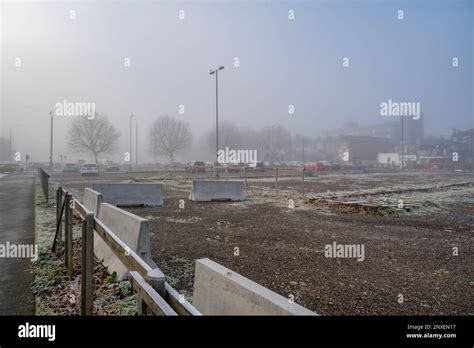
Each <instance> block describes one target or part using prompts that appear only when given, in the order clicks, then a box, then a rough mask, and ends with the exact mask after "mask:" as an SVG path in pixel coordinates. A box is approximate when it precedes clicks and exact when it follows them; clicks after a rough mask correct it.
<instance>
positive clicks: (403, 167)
mask: <svg viewBox="0 0 474 348" xmlns="http://www.w3.org/2000/svg"><path fill="white" fill-rule="evenodd" d="M400 120H401V124H402V134H401V135H402V139H401V140H402V171H404V170H405V163H404V162H405V159H404V157H405V156H404V152H405V144H404V139H403V115H402V116H400Z"/></svg>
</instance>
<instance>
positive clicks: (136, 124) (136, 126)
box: [135, 120, 138, 168]
mask: <svg viewBox="0 0 474 348" xmlns="http://www.w3.org/2000/svg"><path fill="white" fill-rule="evenodd" d="M135 167H136V168H138V121H137V120H135Z"/></svg>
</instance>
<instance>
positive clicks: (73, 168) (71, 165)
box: [63, 163, 78, 173]
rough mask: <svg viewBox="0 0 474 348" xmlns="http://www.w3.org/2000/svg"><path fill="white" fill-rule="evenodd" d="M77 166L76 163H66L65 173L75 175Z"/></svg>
mask: <svg viewBox="0 0 474 348" xmlns="http://www.w3.org/2000/svg"><path fill="white" fill-rule="evenodd" d="M77 170H78V169H77V166H76V164H74V163H66V165H65V166H64V167H63V173H74V172H77Z"/></svg>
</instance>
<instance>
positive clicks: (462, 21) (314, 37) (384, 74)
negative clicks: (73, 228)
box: [0, 0, 474, 161]
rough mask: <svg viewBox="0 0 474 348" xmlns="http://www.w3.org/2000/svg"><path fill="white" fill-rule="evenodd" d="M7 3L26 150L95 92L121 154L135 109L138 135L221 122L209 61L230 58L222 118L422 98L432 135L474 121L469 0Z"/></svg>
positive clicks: (338, 115) (16, 128) (2, 121)
mask: <svg viewBox="0 0 474 348" xmlns="http://www.w3.org/2000/svg"><path fill="white" fill-rule="evenodd" d="M399 9H403V10H404V16H405V18H404V19H403V20H402V21H400V20H398V19H397V11H398V10H399ZM70 10H74V11H75V16H76V18H75V19H74V20H73V19H71V18H70ZM180 10H184V11H185V12H184V14H185V18H184V19H183V20H180V19H179V11H180ZM289 10H294V11H295V12H294V13H295V18H294V19H293V20H289V19H288V11H289ZM1 15H2V16H1V20H2V23H1V31H2V32H1V34H2V35H1V55H0V56H1V58H2V62H1V72H2V76H1V82H2V90H1V91H0V95H1V108H0V111H1V115H0V116H1V118H0V127H1V128H0V136H7V135H8V132H9V130H10V129H12V132H13V134H14V145H15V149H16V150H19V151H22V152H23V153H30V154H31V155H32V158H34V159H36V160H38V161H47V160H48V157H49V111H50V110H52V109H53V108H54V105H55V103H57V102H60V101H62V100H64V99H67V100H69V101H89V102H95V103H96V107H97V110H98V111H99V112H100V113H105V114H106V115H108V117H109V118H110V119H111V120H112V121H113V123H114V124H115V125H116V127H117V128H118V129H119V130H120V131H121V132H122V137H121V139H120V148H119V153H120V152H121V153H123V151H125V149H127V147H128V124H129V123H128V120H129V115H130V114H132V113H133V114H135V115H136V117H137V119H138V122H139V130H140V148H145V147H146V146H147V143H148V141H147V134H148V133H147V127H148V126H149V125H150V124H151V123H152V122H153V120H154V119H155V118H156V117H157V116H159V115H162V114H170V115H176V116H179V117H180V118H182V119H185V120H188V121H189V122H190V123H191V126H192V128H193V131H194V132H195V133H197V134H199V133H203V132H206V131H208V130H210V129H211V128H212V127H214V122H215V109H214V108H215V81H214V79H213V77H211V76H209V74H208V71H209V68H211V67H215V66H217V65H219V64H222V65H224V66H225V69H224V70H223V71H222V72H221V73H220V74H219V102H220V109H219V113H220V118H221V120H233V121H236V122H237V123H238V124H241V125H245V126H250V127H255V128H259V127H263V126H265V125H271V124H282V125H284V126H286V127H287V128H288V129H290V130H291V132H293V133H303V134H305V135H308V136H313V135H317V134H320V133H323V132H324V131H325V130H327V129H332V128H337V127H339V126H341V125H342V124H343V123H344V122H346V121H349V120H352V121H357V122H359V123H360V124H369V123H376V122H383V121H384V119H382V117H381V116H380V114H379V105H380V103H381V102H383V101H387V100H388V99H392V100H398V101H415V102H420V103H421V112H422V117H423V118H424V122H425V129H426V132H427V133H428V134H443V135H448V134H449V133H450V132H451V129H452V128H463V129H465V128H470V127H474V116H473V104H472V100H473V86H472V81H473V69H472V61H473V27H474V24H473V23H474V21H473V2H472V1H468V0H466V1H455V0H450V1H448V0H446V1H416V0H414V1H356V0H347V1H120V2H119V1H93V2H89V1H88V2H86V1H77V2H71V1H55V2H41V1H36V2H17V1H3V2H2V7H1ZM454 56H456V57H458V58H459V67H458V68H453V67H452V65H451V62H452V58H453V57H454ZM125 57H130V60H131V66H130V67H129V68H126V67H124V59H125ZM235 57H238V58H239V60H240V67H234V66H233V59H234V58H235ZM343 57H349V59H350V66H349V67H348V68H343V66H342V59H343ZM15 58H20V59H21V67H15ZM180 104H183V105H185V113H184V114H183V115H179V114H178V107H179V105H180ZM289 104H293V105H295V114H294V115H289V114H288V105H289ZM68 122H69V119H67V118H61V119H57V120H56V123H55V125H56V126H55V134H54V138H55V144H56V145H57V146H55V149H56V150H55V155H56V156H59V154H60V153H63V154H69V155H70V151H69V150H68V149H67V147H66V145H65V144H66V139H65V136H64V134H65V132H66V129H67V125H68ZM56 156H55V157H56ZM76 157H77V156H76Z"/></svg>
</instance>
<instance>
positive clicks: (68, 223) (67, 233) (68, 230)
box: [64, 195, 74, 277]
mask: <svg viewBox="0 0 474 348" xmlns="http://www.w3.org/2000/svg"><path fill="white" fill-rule="evenodd" d="M65 200H66V202H65V207H64V209H65V214H64V256H65V261H66V269H67V275H68V276H69V277H71V276H72V275H73V273H74V270H73V266H72V218H73V215H72V214H73V211H72V207H71V202H72V197H71V195H67V196H66V198H65Z"/></svg>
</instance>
